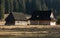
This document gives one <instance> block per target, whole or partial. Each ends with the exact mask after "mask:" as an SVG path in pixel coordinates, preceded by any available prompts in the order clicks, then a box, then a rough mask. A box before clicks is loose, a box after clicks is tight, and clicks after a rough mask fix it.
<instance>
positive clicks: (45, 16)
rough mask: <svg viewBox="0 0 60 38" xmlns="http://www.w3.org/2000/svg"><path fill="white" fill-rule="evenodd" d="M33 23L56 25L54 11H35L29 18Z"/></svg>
mask: <svg viewBox="0 0 60 38" xmlns="http://www.w3.org/2000/svg"><path fill="white" fill-rule="evenodd" d="M29 20H30V24H31V25H56V19H55V17H54V12H53V11H51V10H50V11H34V12H33V13H32V16H31V18H29Z"/></svg>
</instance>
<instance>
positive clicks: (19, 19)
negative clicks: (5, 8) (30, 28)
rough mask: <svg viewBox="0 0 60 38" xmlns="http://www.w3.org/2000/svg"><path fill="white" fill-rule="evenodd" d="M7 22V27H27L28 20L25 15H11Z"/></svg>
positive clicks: (14, 13)
mask: <svg viewBox="0 0 60 38" xmlns="http://www.w3.org/2000/svg"><path fill="white" fill-rule="evenodd" d="M5 21H6V23H5V25H27V19H26V17H25V15H24V14H23V13H16V12H13V13H10V14H9V15H8V17H7V18H6V19H5Z"/></svg>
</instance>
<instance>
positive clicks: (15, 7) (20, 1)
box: [0, 0, 60, 19]
mask: <svg viewBox="0 0 60 38" xmlns="http://www.w3.org/2000/svg"><path fill="white" fill-rule="evenodd" d="M51 8H52V9H54V11H55V12H54V13H55V15H56V16H58V15H59V14H60V13H59V12H60V0H0V19H1V18H2V17H3V14H4V13H10V12H23V13H26V14H32V12H33V11H35V10H44V11H45V10H50V9H51Z"/></svg>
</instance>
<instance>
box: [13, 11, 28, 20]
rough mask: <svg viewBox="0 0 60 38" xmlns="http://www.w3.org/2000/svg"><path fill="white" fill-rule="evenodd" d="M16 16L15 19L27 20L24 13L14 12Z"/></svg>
mask: <svg viewBox="0 0 60 38" xmlns="http://www.w3.org/2000/svg"><path fill="white" fill-rule="evenodd" d="M12 14H13V16H14V19H15V20H17V21H19V20H21V21H22V20H27V18H26V16H25V15H24V14H23V13H15V12H14V13H12Z"/></svg>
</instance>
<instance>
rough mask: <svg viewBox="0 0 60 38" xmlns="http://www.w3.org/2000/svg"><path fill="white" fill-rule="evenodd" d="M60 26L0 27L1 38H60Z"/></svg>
mask: <svg viewBox="0 0 60 38" xmlns="http://www.w3.org/2000/svg"><path fill="white" fill-rule="evenodd" d="M59 37H60V26H59V25H57V26H39V25H37V26H32V25H31V26H0V38H59Z"/></svg>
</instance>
